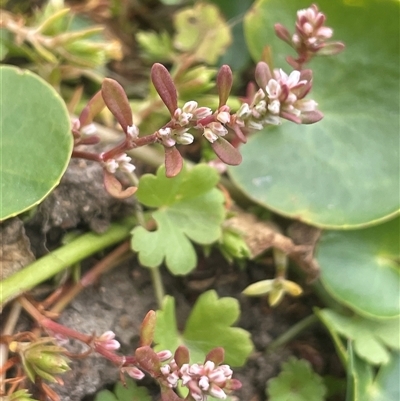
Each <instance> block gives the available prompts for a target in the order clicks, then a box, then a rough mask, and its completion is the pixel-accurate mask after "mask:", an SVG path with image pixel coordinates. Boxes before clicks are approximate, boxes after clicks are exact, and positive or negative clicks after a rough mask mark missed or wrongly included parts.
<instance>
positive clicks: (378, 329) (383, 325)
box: [318, 309, 400, 364]
mask: <svg viewBox="0 0 400 401" xmlns="http://www.w3.org/2000/svg"><path fill="white" fill-rule="evenodd" d="M318 316H319V317H320V319H321V320H322V321H323V323H324V324H325V325H326V326H327V328H328V330H329V331H330V332H336V333H338V334H339V335H340V336H342V337H345V338H346V339H347V340H351V341H352V343H353V348H354V351H355V353H356V354H357V355H358V356H359V357H360V358H362V359H364V360H365V361H367V362H368V363H370V364H387V363H388V362H389V360H390V351H389V350H388V349H387V347H389V348H392V349H397V350H399V349H400V344H399V338H400V321H399V319H398V318H395V319H388V320H368V319H366V318H363V317H361V316H357V315H354V316H351V317H350V316H344V315H340V314H339V313H337V312H335V311H333V310H330V309H324V310H321V311H319V312H318Z"/></svg>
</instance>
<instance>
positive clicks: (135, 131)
mask: <svg viewBox="0 0 400 401" xmlns="http://www.w3.org/2000/svg"><path fill="white" fill-rule="evenodd" d="M126 131H127V132H128V135H129V136H130V137H131V138H132V139H136V138H137V137H138V136H139V128H138V127H137V126H136V125H135V124H133V125H128V127H127V128H126Z"/></svg>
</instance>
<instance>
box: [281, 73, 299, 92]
mask: <svg viewBox="0 0 400 401" xmlns="http://www.w3.org/2000/svg"><path fill="white" fill-rule="evenodd" d="M281 71H282V70H281ZM299 80H300V71H297V70H294V71H292V72H291V73H290V75H289V77H287V79H286V80H285V81H286V85H287V86H289V88H291V87H293V86H295V85H297V83H298V82H299Z"/></svg>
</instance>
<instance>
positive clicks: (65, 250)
mask: <svg viewBox="0 0 400 401" xmlns="http://www.w3.org/2000/svg"><path fill="white" fill-rule="evenodd" d="M134 224H135V219H133V218H128V219H125V220H124V221H122V222H120V223H114V224H111V226H110V228H109V229H108V230H107V231H106V232H105V233H104V234H101V235H100V234H95V233H92V232H91V233H87V234H84V235H82V236H80V237H78V238H76V239H75V240H73V241H71V242H70V243H68V244H66V245H64V246H62V247H60V248H58V249H56V250H55V251H53V252H51V253H49V254H48V255H46V256H43V257H42V258H40V259H38V260H36V261H35V262H33V263H31V264H30V265H28V266H26V267H25V268H24V269H22V270H20V271H19V272H17V273H16V274H14V275H12V276H10V277H7V278H6V279H5V280H3V281H1V282H0V305H3V304H4V303H6V302H7V301H10V300H11V299H12V298H15V297H16V296H18V295H20V294H22V293H24V292H25V291H29V290H30V289H32V288H33V287H35V286H36V285H38V284H40V283H42V282H43V281H46V280H48V279H49V278H51V277H53V276H54V275H55V274H57V273H59V272H60V271H62V270H64V269H66V268H67V267H70V266H72V265H74V264H75V263H77V262H79V261H81V260H83V259H85V258H87V257H88V256H90V255H92V254H94V253H96V252H98V251H100V250H102V249H104V248H106V247H108V246H111V245H114V244H116V243H118V242H121V241H122V240H124V239H125V238H127V237H128V236H129V233H130V231H131V230H132V228H133V226H134Z"/></svg>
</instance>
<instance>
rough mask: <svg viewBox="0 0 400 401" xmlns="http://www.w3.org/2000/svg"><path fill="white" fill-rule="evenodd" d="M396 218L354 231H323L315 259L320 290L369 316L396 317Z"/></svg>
mask: <svg viewBox="0 0 400 401" xmlns="http://www.w3.org/2000/svg"><path fill="white" fill-rule="evenodd" d="M399 227H400V219H399V218H396V219H394V220H391V221H389V222H387V223H384V224H380V225H378V226H376V227H370V228H367V229H364V230H356V231H330V232H329V231H328V232H325V233H324V234H323V235H322V237H321V239H320V242H319V244H318V247H317V251H316V258H317V261H318V263H319V264H320V266H321V280H322V283H323V285H324V287H325V288H326V289H327V290H328V291H329V292H330V293H331V294H332V295H333V296H334V297H335V298H337V299H338V300H339V301H340V302H343V303H344V304H346V305H348V306H349V307H350V308H352V309H353V310H355V311H357V312H358V313H360V314H362V315H365V316H367V317H368V316H369V317H386V318H388V317H395V316H399V315H400V294H399V287H400V269H399V260H400V250H399V241H400V232H399Z"/></svg>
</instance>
